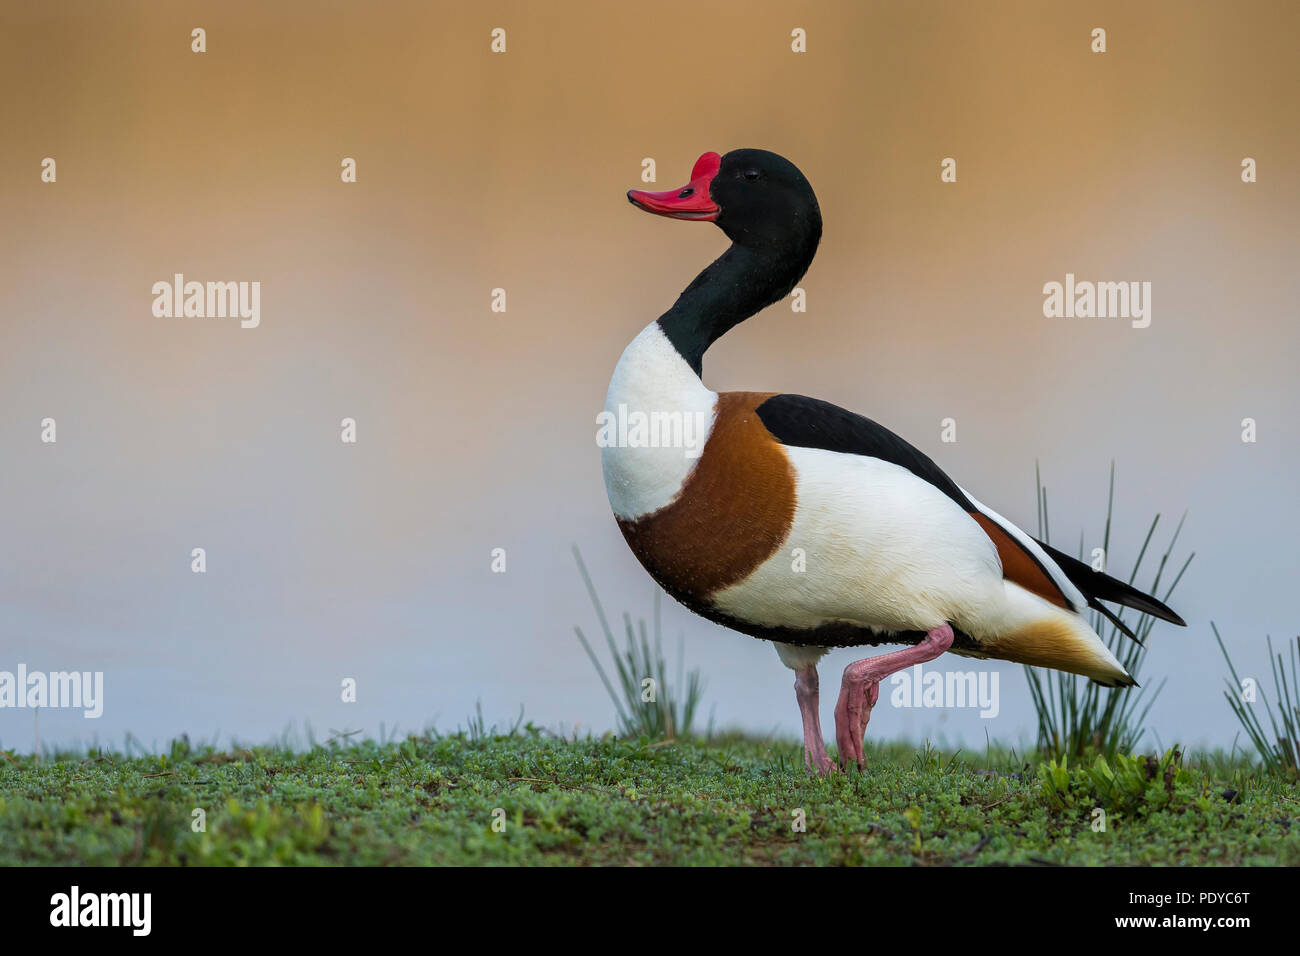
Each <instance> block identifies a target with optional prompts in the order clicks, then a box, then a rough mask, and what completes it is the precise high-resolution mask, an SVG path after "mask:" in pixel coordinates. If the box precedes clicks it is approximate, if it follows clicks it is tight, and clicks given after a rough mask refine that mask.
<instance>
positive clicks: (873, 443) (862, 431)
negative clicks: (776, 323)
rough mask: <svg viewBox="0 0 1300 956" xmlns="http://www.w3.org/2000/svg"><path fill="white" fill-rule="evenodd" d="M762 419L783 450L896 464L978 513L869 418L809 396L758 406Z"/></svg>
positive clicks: (926, 461)
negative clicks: (821, 452) (839, 454)
mask: <svg viewBox="0 0 1300 956" xmlns="http://www.w3.org/2000/svg"><path fill="white" fill-rule="evenodd" d="M758 417H759V418H760V419H762V421H763V424H764V426H766V428H767V430H768V431H769V432H771V433H772V437H774V438H775V439H776V440H777V441H779V442H780V443H781V444H783V445H791V446H794V447H797V448H822V449H825V450H826V451H838V452H843V453H844V454H846V455H867V456H869V457H871V458H879V459H880V460H881V461H888V462H891V463H893V464H895V465H899V466H901V467H903V468H906V469H907V470H908V471H910V472H911V473H912V474H914V475H916V477H918V478H920V479H921V480H922V481H927V482H929V483H930V484H932V485H934V486H935V487H936V488H938V489H939V490H940V491H942V492H943V493H944V494H945V495H947V496H948V497H949V498H951V499H952V500H953V501H955V502H957V504H958V505H960V506H961V508H962V510H963V511H975V510H976V508H975V505H974V504H973V503H972V502H971V500H970V499H969V498H967V497H966V496H965V495H964V494H962V490H961V489H960V488H958V487H957V484H956V483H955V482H954V481H953V480H952V479H951V478H949V477H948V476H947V475H945V474H944V473H943V469H942V468H940V467H939V466H938V465H936V464H935V463H934V461H933V460H931V459H930V457H929V456H928V455H926V454H925V453H924V452H922V451H920V450H918V449H917V448H914V447H913V446H911V445H909V444H908V443H907V442H906V441H904V440H903V439H902V438H899V437H898V436H897V435H895V434H894V433H893V432H891V431H890V430H889V429H888V428H886V427H885V426H884V425H881V424H880V423H879V422H873V421H872V420H871V419H870V418H867V417H866V416H865V415H858V414H857V413H855V412H850V411H848V410H847V409H844V408H840V407H839V406H838V405H832V404H831V403H830V402H823V401H822V400H821V399H817V398H808V397H807V396H806V395H773V396H772V397H771V398H769V399H768V400H767V401H765V402H764V403H763V404H762V405H759V406H758Z"/></svg>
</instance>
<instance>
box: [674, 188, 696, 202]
mask: <svg viewBox="0 0 1300 956" xmlns="http://www.w3.org/2000/svg"><path fill="white" fill-rule="evenodd" d="M694 195H695V187H694V186H687V187H686V188H685V189H683V190H682V191H681V192H679V193H678V194H677V198H678V199H685V198H686V197H687V196H694Z"/></svg>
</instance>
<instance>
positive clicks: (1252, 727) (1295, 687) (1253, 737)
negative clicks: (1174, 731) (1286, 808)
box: [1210, 621, 1300, 778]
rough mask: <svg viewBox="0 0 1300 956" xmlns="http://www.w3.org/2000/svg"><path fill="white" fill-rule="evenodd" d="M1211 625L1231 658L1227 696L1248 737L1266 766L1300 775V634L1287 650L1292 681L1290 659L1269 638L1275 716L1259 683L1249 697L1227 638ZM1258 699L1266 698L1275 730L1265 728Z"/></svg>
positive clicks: (1270, 721) (1285, 772) (1221, 648)
mask: <svg viewBox="0 0 1300 956" xmlns="http://www.w3.org/2000/svg"><path fill="white" fill-rule="evenodd" d="M1210 627H1211V629H1212V630H1213V631H1214V639H1215V640H1216V641H1218V642H1219V650H1220V651H1222V652H1223V659H1224V660H1225V661H1227V664H1228V671H1229V673H1231V674H1232V680H1228V679H1227V678H1224V683H1226V684H1227V685H1228V689H1227V690H1226V691H1224V694H1223V696H1224V697H1225V698H1227V701H1228V706H1229V707H1231V708H1232V712H1233V714H1235V715H1236V717H1237V720H1238V721H1239V722H1240V724H1241V726H1242V729H1243V730H1245V731H1246V736H1248V737H1249V738H1250V741H1251V743H1252V744H1253V745H1254V747H1255V752H1256V753H1257V754H1258V755H1259V758H1260V760H1261V761H1263V763H1264V766H1265V767H1267V768H1268V769H1269V770H1272V771H1274V772H1275V773H1281V774H1289V775H1290V776H1291V777H1293V778H1294V777H1296V776H1297V773H1298V771H1300V668H1298V667H1297V666H1296V665H1297V661H1300V637H1297V638H1296V640H1295V643H1294V644H1292V645H1290V646H1289V647H1288V650H1287V653H1288V656H1289V659H1290V663H1291V679H1290V680H1287V667H1286V665H1287V661H1285V660H1283V659H1282V655H1281V654H1278V653H1275V652H1274V650H1273V638H1271V637H1267V638H1266V641H1267V643H1268V658H1269V664H1270V665H1271V666H1272V669H1273V697H1274V700H1276V701H1277V707H1278V712H1277V714H1276V715H1275V714H1274V713H1273V708H1272V706H1271V705H1270V704H1269V702H1268V697H1267V696H1264V695H1263V692H1262V691H1261V690H1260V689H1259V687H1258V682H1256V686H1255V687H1254V691H1255V696H1252V697H1250V699H1246V695H1245V694H1244V690H1245V685H1244V684H1243V683H1242V680H1241V678H1240V677H1239V676H1238V675H1237V668H1236V667H1235V666H1233V663H1232V658H1231V657H1230V656H1229V655H1228V648H1227V647H1225V646H1224V643H1223V638H1222V637H1220V636H1219V628H1218V626H1217V625H1216V624H1215V623H1214V622H1213V621H1211V622H1210ZM1258 698H1262V699H1263V703H1264V711H1265V713H1266V714H1267V715H1268V723H1269V727H1270V728H1271V733H1270V732H1269V731H1266V730H1265V729H1264V724H1263V722H1262V721H1261V720H1260V719H1259V711H1258V708H1257V707H1256V701H1257V699H1258Z"/></svg>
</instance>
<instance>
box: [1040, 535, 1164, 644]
mask: <svg viewBox="0 0 1300 956" xmlns="http://www.w3.org/2000/svg"><path fill="white" fill-rule="evenodd" d="M1038 544H1039V545H1040V546H1041V547H1042V549H1043V550H1044V551H1046V552H1047V553H1048V555H1050V556H1051V558H1052V560H1053V561H1055V562H1056V563H1057V565H1058V566H1059V567H1060V568H1061V570H1062V571H1063V572H1065V576H1066V577H1067V578H1069V579H1070V582H1071V583H1072V584H1073V585H1074V586H1075V587H1077V588H1078V589H1079V590H1080V591H1082V592H1083V595H1084V597H1086V598H1087V599H1088V606H1089V607H1091V608H1095V609H1096V610H1098V611H1100V612H1101V613H1102V614H1104V615H1105V616H1106V617H1107V618H1109V619H1110V621H1111V623H1113V624H1115V625H1116V626H1117V627H1118V628H1119V629H1120V630H1121V631H1123V632H1124V633H1125V634H1127V635H1128V636H1129V637H1132V638H1133V639H1134V640H1137V637H1136V635H1134V634H1133V632H1132V631H1131V630H1129V629H1128V628H1127V627H1125V626H1124V625H1123V624H1121V623H1120V621H1119V619H1118V618H1117V617H1116V616H1115V615H1114V614H1112V613H1111V612H1110V611H1109V610H1107V609H1106V608H1104V607H1102V606H1101V604H1100V603H1098V602H1100V601H1110V602H1111V603H1112V604H1118V605H1120V606H1121V607H1131V608H1133V610H1135V611H1141V612H1142V613H1143V614H1150V615H1151V616H1152V617H1154V618H1158V619H1160V620H1162V621H1168V622H1169V623H1170V624H1177V625H1178V626H1179V627H1186V626H1187V622H1186V621H1184V620H1183V619H1182V618H1181V617H1179V616H1178V615H1177V614H1176V613H1175V612H1174V610H1173V609H1172V608H1170V607H1169V606H1168V605H1167V604H1165V603H1164V602H1163V601H1160V600H1157V599H1156V598H1154V597H1152V596H1151V595H1150V594H1144V593H1143V592H1141V591H1139V590H1138V589H1137V588H1135V587H1132V586H1130V585H1128V584H1125V583H1124V582H1123V581H1120V580H1119V579H1118V578H1112V577H1111V576H1110V575H1109V574H1105V573H1103V572H1101V571H1094V570H1093V569H1092V568H1091V567H1089V566H1088V565H1086V564H1084V563H1083V562H1082V561H1080V560H1079V559H1078V558H1072V557H1070V556H1069V555H1068V554H1066V553H1065V552H1064V551H1058V550H1057V549H1056V548H1053V547H1052V546H1051V545H1048V544H1044V543H1043V542H1041V541H1039V542H1038Z"/></svg>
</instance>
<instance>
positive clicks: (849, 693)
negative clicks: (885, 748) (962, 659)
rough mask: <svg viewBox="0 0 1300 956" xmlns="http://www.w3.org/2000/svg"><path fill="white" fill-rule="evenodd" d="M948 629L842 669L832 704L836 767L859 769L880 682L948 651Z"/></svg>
mask: <svg viewBox="0 0 1300 956" xmlns="http://www.w3.org/2000/svg"><path fill="white" fill-rule="evenodd" d="M952 638H953V634H952V626H951V625H949V624H942V625H940V626H939V627H936V628H933V629H932V630H930V631H929V632H928V633H927V634H926V635H925V637H924V638H922V639H921V642H920V643H919V644H917V645H916V646H914V647H907V648H904V649H903V650H901V651H894V652H892V653H890V654H882V655H880V656H879V657H868V658H866V659H865V660H860V661H854V662H853V663H852V664H850V665H849V666H848V667H846V668H844V679H843V681H841V683H840V698H839V700H838V701H837V702H836V703H835V742H836V743H837V744H839V748H840V766H842V767H843V768H844V769H845V770H848V769H849V768H850V766H851V765H852V764H853V763H856V764H857V765H858V769H862V767H863V765H864V760H863V755H862V739H863V737H864V736H865V735H866V732H867V723H868V722H869V721H870V720H871V708H873V707H875V706H876V701H877V700H878V699H879V698H880V682H881V681H882V680H884V679H885V678H886V677H888V676H889V675H890V674H894V673H897V672H898V671H901V670H903V669H904V668H907V667H911V666H912V665H914V664H924V663H926V662H927V661H932V660H934V659H935V658H936V657H938V656H939V655H940V654H942V653H943V652H944V651H946V650H947V649H948V648H950V647H952Z"/></svg>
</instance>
